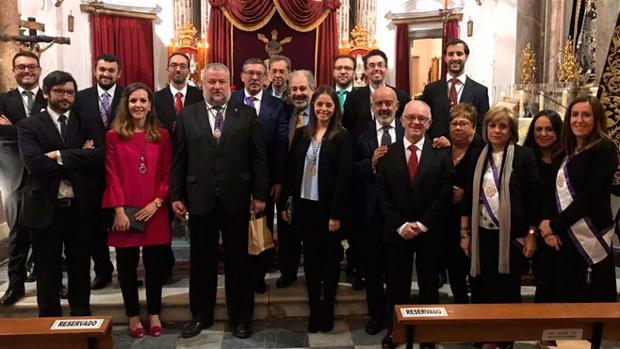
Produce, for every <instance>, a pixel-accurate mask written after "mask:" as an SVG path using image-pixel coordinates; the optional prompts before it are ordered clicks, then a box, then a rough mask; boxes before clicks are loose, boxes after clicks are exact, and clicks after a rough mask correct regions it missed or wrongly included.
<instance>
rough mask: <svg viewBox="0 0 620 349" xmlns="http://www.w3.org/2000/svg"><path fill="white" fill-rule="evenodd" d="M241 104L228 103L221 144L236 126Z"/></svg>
mask: <svg viewBox="0 0 620 349" xmlns="http://www.w3.org/2000/svg"><path fill="white" fill-rule="evenodd" d="M238 113H239V104H234V105H230V104H229V105H228V106H227V107H226V116H225V117H224V127H223V128H222V136H221V137H220V145H221V144H222V142H224V140H225V139H226V136H227V135H228V134H229V133H230V132H231V130H232V129H233V128H234V125H235V122H236V121H237V119H238Z"/></svg>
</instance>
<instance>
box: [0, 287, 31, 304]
mask: <svg viewBox="0 0 620 349" xmlns="http://www.w3.org/2000/svg"><path fill="white" fill-rule="evenodd" d="M25 293H26V292H25V291H24V290H23V289H19V290H14V289H11V290H6V292H5V293H4V296H2V298H0V304H2V305H13V304H15V303H17V301H18V300H20V299H21V298H22V297H23V296H24V294H25Z"/></svg>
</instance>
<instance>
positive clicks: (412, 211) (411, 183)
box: [377, 101, 452, 348]
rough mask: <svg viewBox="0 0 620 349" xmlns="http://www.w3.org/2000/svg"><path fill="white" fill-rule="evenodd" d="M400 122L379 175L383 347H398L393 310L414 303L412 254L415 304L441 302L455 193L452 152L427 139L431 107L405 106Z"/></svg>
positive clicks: (410, 104) (414, 103) (409, 104)
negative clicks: (443, 239) (445, 225)
mask: <svg viewBox="0 0 620 349" xmlns="http://www.w3.org/2000/svg"><path fill="white" fill-rule="evenodd" d="M400 121H401V123H402V126H403V128H404V130H405V136H404V137H403V138H401V139H398V140H397V141H396V143H393V144H391V145H389V146H388V150H387V153H386V154H385V156H384V157H383V159H382V160H381V161H380V162H379V167H378V171H377V183H378V184H377V195H378V197H379V204H380V206H381V210H382V212H383V217H384V218H385V223H384V229H383V232H384V235H383V240H384V242H385V244H386V271H387V272H386V274H387V305H388V308H387V318H386V320H387V328H388V334H387V335H386V336H385V338H384V339H383V342H382V344H383V347H384V348H394V342H393V341H392V334H391V329H392V321H393V316H394V306H395V305H396V304H409V303H411V275H412V269H413V257H414V255H415V265H416V273H417V276H418V286H419V289H420V294H419V297H418V300H417V302H418V303H421V304H436V303H438V302H439V291H438V290H437V283H438V279H439V276H438V262H439V261H438V258H439V256H438V255H439V247H438V231H437V229H438V227H440V226H441V223H442V220H443V219H445V218H444V217H445V216H446V213H447V210H448V207H449V204H450V199H451V193H452V181H451V176H452V160H451V157H450V150H449V149H448V148H433V147H432V141H431V139H430V137H425V133H426V131H427V130H428V129H429V127H430V126H431V124H432V122H433V120H432V119H431V112H430V108H429V106H428V105H427V104H426V103H424V102H422V101H411V102H409V103H407V105H406V106H405V109H404V111H403V115H402V116H401V118H400Z"/></svg>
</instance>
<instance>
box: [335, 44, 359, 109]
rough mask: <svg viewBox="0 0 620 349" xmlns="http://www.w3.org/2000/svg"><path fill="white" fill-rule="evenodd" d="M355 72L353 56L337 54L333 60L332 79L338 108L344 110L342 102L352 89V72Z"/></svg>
mask: <svg viewBox="0 0 620 349" xmlns="http://www.w3.org/2000/svg"><path fill="white" fill-rule="evenodd" d="M354 73H355V58H353V56H351V55H339V56H337V57H336V60H335V61H334V80H336V94H337V95H338V100H339V102H340V110H341V111H344V102H345V101H346V100H347V96H348V95H349V93H351V92H352V91H353V74H354Z"/></svg>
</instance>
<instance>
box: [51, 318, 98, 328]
mask: <svg viewBox="0 0 620 349" xmlns="http://www.w3.org/2000/svg"><path fill="white" fill-rule="evenodd" d="M101 325H103V319H65V320H56V321H54V323H53V324H52V327H50V330H96V329H99V328H101Z"/></svg>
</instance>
